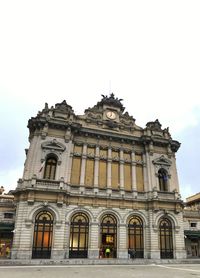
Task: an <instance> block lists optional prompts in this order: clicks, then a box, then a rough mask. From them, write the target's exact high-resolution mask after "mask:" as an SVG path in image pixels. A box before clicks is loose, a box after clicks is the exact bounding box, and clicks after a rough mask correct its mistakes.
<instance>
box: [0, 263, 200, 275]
mask: <svg viewBox="0 0 200 278" xmlns="http://www.w3.org/2000/svg"><path fill="white" fill-rule="evenodd" d="M194 276H195V277H200V264H181V265H180V264H157V265H156V264H148V265H137V264H134V265H116V264H115V265H29V266H27V265H26V266H22V265H21V266H16V265H12V266H10V265H9V266H0V277H6V278H35V277H41V278H55V277H56V278H104V277H105V278H108V277H109V278H132V277H136V278H169V277H170V278H179V277H180V278H190V277H191V278H192V277H193V278H194Z"/></svg>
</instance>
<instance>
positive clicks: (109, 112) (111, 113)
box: [106, 111, 116, 120]
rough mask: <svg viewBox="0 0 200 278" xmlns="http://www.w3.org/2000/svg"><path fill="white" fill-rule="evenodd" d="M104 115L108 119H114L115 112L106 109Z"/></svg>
mask: <svg viewBox="0 0 200 278" xmlns="http://www.w3.org/2000/svg"><path fill="white" fill-rule="evenodd" d="M106 117H107V118H108V119H111V120H114V119H116V113H115V112H113V111H108V112H107V113H106Z"/></svg>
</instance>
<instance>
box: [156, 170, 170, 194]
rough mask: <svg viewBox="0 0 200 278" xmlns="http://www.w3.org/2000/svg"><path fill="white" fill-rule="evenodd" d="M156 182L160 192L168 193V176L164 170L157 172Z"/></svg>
mask: <svg viewBox="0 0 200 278" xmlns="http://www.w3.org/2000/svg"><path fill="white" fill-rule="evenodd" d="M158 182H159V189H160V191H168V176H167V172H166V171H165V170H164V169H160V170H159V171H158Z"/></svg>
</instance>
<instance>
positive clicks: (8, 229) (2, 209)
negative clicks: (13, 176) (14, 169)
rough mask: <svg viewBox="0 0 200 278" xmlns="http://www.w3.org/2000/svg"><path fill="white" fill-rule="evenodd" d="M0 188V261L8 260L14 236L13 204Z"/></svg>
mask: <svg viewBox="0 0 200 278" xmlns="http://www.w3.org/2000/svg"><path fill="white" fill-rule="evenodd" d="M3 192H4V188H3V186H1V188H0V259H6V258H10V256H11V248H12V241H13V234H14V221H15V203H14V196H13V195H12V194H11V193H8V194H3Z"/></svg>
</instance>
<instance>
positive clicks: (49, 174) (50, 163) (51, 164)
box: [44, 156, 57, 180]
mask: <svg viewBox="0 0 200 278" xmlns="http://www.w3.org/2000/svg"><path fill="white" fill-rule="evenodd" d="M56 166H57V159H56V158H55V157H53V156H51V157H48V158H47V160H46V163H45V169H44V179H50V180H54V179H55V176H56Z"/></svg>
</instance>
